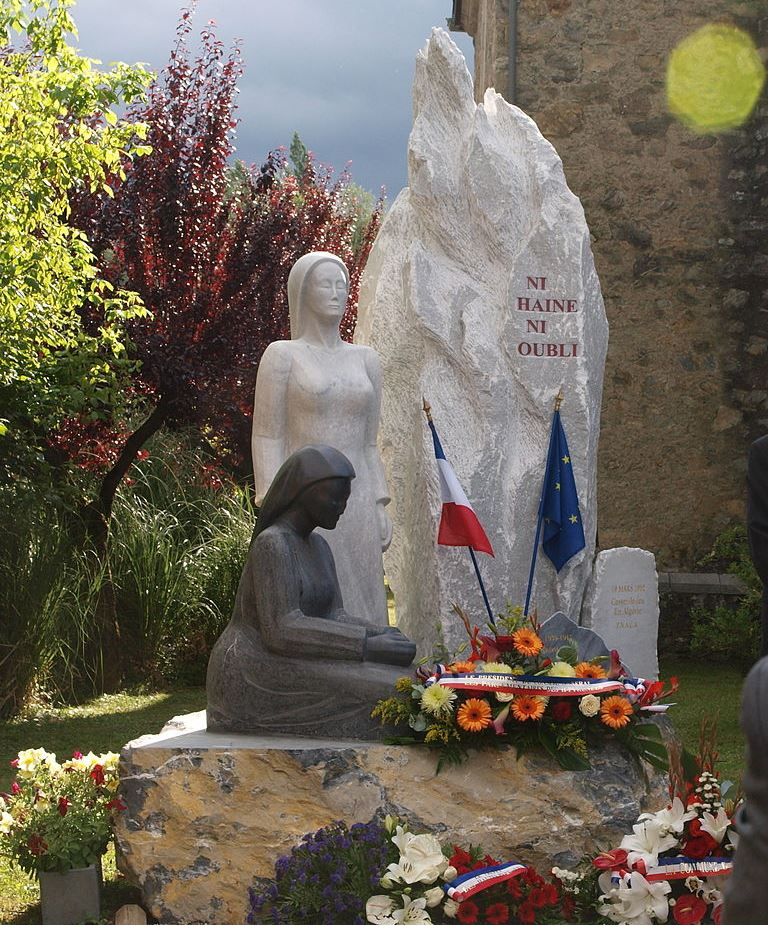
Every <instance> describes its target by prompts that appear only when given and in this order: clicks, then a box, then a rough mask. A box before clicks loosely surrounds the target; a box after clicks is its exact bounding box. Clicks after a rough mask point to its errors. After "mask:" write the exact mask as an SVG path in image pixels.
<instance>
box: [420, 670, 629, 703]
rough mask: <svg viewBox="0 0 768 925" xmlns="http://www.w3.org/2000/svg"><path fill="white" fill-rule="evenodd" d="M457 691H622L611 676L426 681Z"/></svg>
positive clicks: (551, 694)
mask: <svg viewBox="0 0 768 925" xmlns="http://www.w3.org/2000/svg"><path fill="white" fill-rule="evenodd" d="M426 683H427V686H429V685H430V684H439V685H440V686H441V687H449V688H451V689H452V690H461V691H489V692H491V693H495V694H496V693H498V694H502V693H503V694H533V695H535V696H537V697H583V696H584V695H585V694H607V693H610V692H611V691H623V690H624V684H623V682H622V681H615V680H612V679H611V678H558V677H551V676H550V675H520V674H492V673H490V672H489V673H484V672H472V673H467V674H448V673H446V674H440V675H437V674H435V675H433V676H432V677H431V678H430V679H429V680H428V681H427V682H426Z"/></svg>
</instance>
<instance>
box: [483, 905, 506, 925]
mask: <svg viewBox="0 0 768 925" xmlns="http://www.w3.org/2000/svg"><path fill="white" fill-rule="evenodd" d="M485 920H486V922H488V925H504V923H505V922H508V921H509V906H507V905H506V904H505V903H494V904H493V905H492V906H488V908H487V909H486V910H485Z"/></svg>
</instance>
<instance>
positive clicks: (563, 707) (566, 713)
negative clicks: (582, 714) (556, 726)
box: [552, 700, 573, 723]
mask: <svg viewBox="0 0 768 925" xmlns="http://www.w3.org/2000/svg"><path fill="white" fill-rule="evenodd" d="M572 716H573V705H572V704H571V702H570V700H556V701H555V703H554V706H553V707H552V719H553V720H554V721H555V722H556V723H565V722H567V720H569V719H570V718H571V717H572Z"/></svg>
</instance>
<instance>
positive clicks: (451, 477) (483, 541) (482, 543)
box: [429, 421, 493, 556]
mask: <svg viewBox="0 0 768 925" xmlns="http://www.w3.org/2000/svg"><path fill="white" fill-rule="evenodd" d="M429 429H430V430H431V431H432V441H433V443H434V445H435V457H436V458H437V467H438V472H439V474H440V496H441V499H442V502H443V509H442V513H441V515H440V528H439V529H438V532H437V542H438V543H439V544H440V545H441V546H469V547H470V548H471V549H474V550H475V552H487V553H488V555H489V556H492V555H493V547H492V546H491V541H490V540H489V539H488V537H487V536H486V535H485V530H483V528H482V526H481V524H480V521H479V520H478V519H477V514H475V512H474V510H473V509H472V505H471V504H470V503H469V499H468V498H467V496H466V494H465V493H464V489H463V488H462V487H461V485H460V484H459V480H458V479H457V478H456V473H455V472H454V471H453V468H452V467H451V464H450V463H449V462H448V460H447V459H446V458H445V453H444V452H443V447H442V445H441V443H440V438H439V437H438V436H437V430H435V425H434V424H433V423H432V421H429Z"/></svg>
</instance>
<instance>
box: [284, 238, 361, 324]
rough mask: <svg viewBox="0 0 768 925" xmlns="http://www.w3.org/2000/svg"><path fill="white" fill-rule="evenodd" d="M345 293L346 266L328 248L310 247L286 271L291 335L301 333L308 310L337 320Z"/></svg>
mask: <svg viewBox="0 0 768 925" xmlns="http://www.w3.org/2000/svg"><path fill="white" fill-rule="evenodd" d="M348 293H349V270H347V267H346V264H345V263H344V261H343V260H341V259H340V258H339V257H337V256H336V255H335V254H331V253H329V252H328V251H312V252H311V253H309V254H304V256H303V257H299V259H298V260H297V261H296V263H294V265H293V266H292V267H291V272H290V273H289V274H288V309H289V312H290V320H291V338H293V339H294V340H295V339H296V338H298V337H301V336H302V333H303V331H304V328H305V326H306V319H307V317H308V315H310V314H323V315H326V316H327V317H329V318H330V317H333V318H334V320H335V321H336V323H337V324H339V323H340V322H341V319H342V316H343V315H344V310H345V308H346V304H347V295H348Z"/></svg>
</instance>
